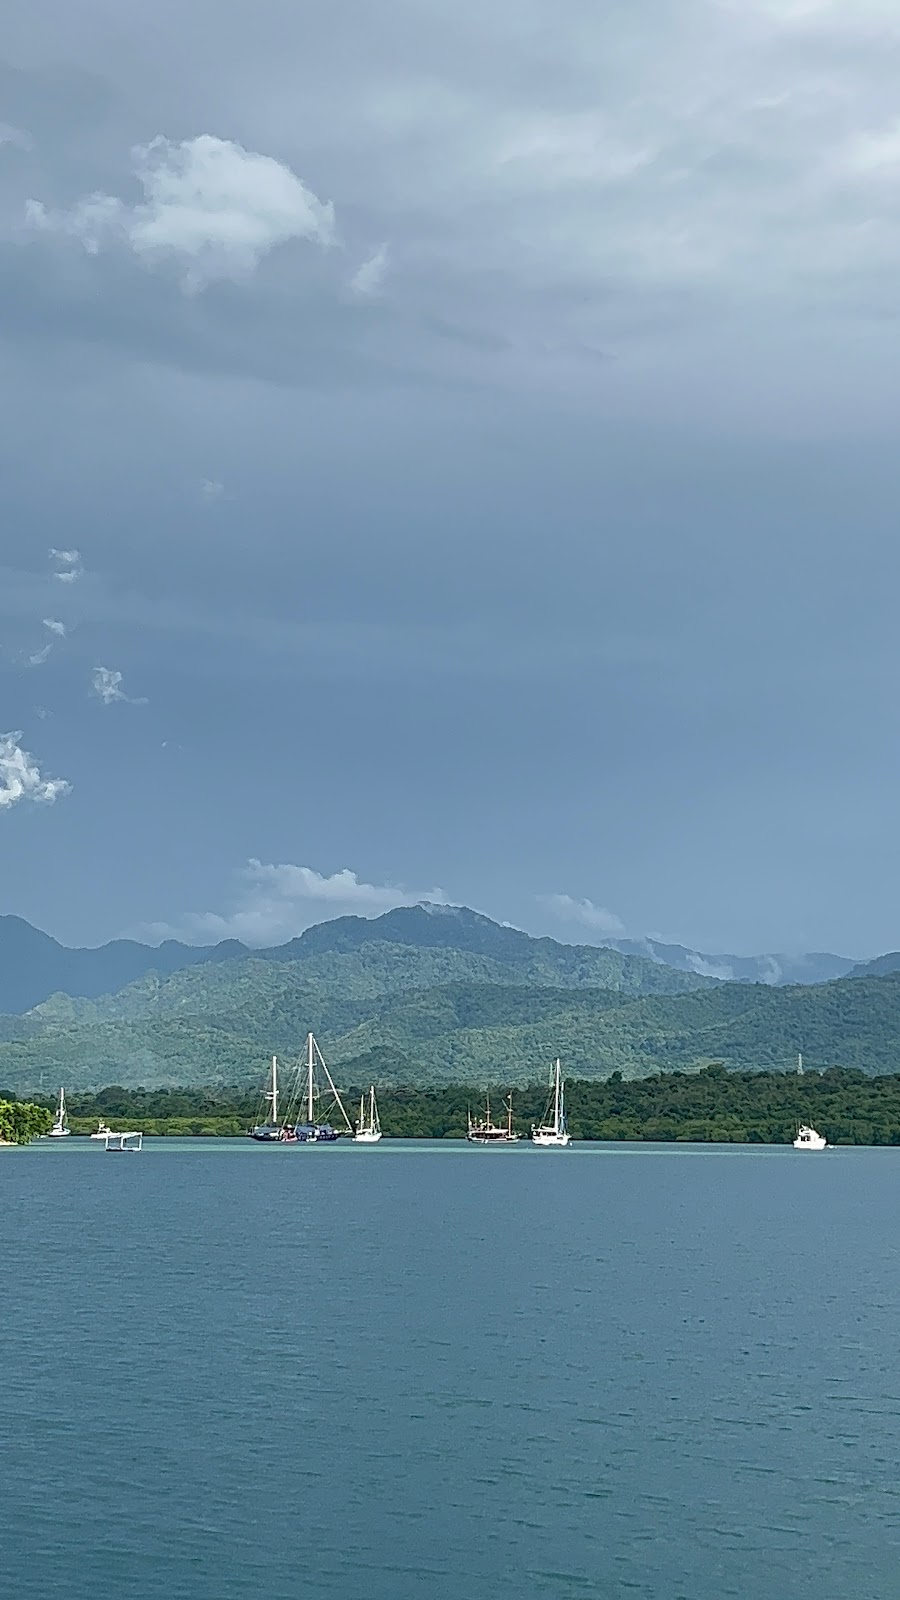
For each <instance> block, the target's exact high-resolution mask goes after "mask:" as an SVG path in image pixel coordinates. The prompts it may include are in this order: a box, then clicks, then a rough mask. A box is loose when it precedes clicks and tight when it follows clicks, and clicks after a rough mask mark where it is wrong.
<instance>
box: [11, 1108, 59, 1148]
mask: <svg viewBox="0 0 900 1600" xmlns="http://www.w3.org/2000/svg"><path fill="white" fill-rule="evenodd" d="M52 1125H53V1116H52V1114H51V1112H50V1110H49V1108H48V1107H47V1106H36V1105H31V1104H30V1103H29V1102H28V1101H27V1100H14V1099H13V1098H12V1097H10V1098H9V1099H0V1144H30V1143H31V1140H32V1139H37V1138H39V1137H40V1135H41V1134H42V1133H49V1131H50V1128H51V1127H52Z"/></svg>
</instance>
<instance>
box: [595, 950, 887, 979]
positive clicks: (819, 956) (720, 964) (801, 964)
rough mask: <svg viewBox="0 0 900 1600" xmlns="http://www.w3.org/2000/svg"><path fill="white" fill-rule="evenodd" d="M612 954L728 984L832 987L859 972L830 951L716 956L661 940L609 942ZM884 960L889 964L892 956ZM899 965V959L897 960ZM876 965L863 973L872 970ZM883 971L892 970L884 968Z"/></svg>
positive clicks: (871, 964)
mask: <svg viewBox="0 0 900 1600" xmlns="http://www.w3.org/2000/svg"><path fill="white" fill-rule="evenodd" d="M609 946H610V948H611V949H613V950H621V951H622V953H623V954H625V955H631V956H648V957H649V958H650V960H651V961H661V962H664V963H665V965H666V966H668V967H676V968H677V970H678V971H679V972H700V973H703V974H705V975H706V976H707V977H710V978H720V979H721V980H722V981H723V982H725V983H768V984H773V985H782V984H787V983H830V982H831V981H832V979H834V978H845V977H847V975H848V973H850V972H855V971H856V970H857V968H856V966H855V964H854V962H852V961H850V960H848V958H847V957H846V956H833V955H829V954H828V952H827V951H819V950H814V951H811V952H810V953H808V954H806V955H794V956H789V955H763V956H729V955H723V956H716V955H709V954H708V953H705V952H703V951H701V950H688V949H687V948H686V947H685V946H684V945H681V944H662V943H661V942H660V941H659V940H658V939H610V940H609ZM881 959H882V960H886V961H889V960H891V959H892V958H891V957H890V956H884V957H882V958H881ZM896 960H897V963H898V965H900V956H898V957H897V958H896ZM876 965H877V963H869V964H868V965H867V966H866V967H865V968H864V969H860V970H865V971H869V970H873V969H874V967H875V966H876ZM883 970H884V971H891V970H893V969H892V968H889V967H885V968H884V969H883Z"/></svg>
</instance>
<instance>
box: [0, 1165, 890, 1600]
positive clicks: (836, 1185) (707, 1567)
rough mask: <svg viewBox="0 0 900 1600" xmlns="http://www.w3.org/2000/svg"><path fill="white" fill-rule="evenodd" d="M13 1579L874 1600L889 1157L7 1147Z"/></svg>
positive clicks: (555, 1595)
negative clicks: (109, 1156) (110, 1157)
mask: <svg viewBox="0 0 900 1600" xmlns="http://www.w3.org/2000/svg"><path fill="white" fill-rule="evenodd" d="M0 1204H2V1216H3V1252H2V1263H3V1285H2V1297H3V1298H2V1314H0V1374H2V1396H3V1398H2V1405H0V1463H2V1465H0V1476H2V1483H3V1492H2V1500H0V1506H2V1524H0V1526H2V1531H0V1559H2V1567H3V1571H4V1574H5V1576H6V1578H7V1580H8V1579H9V1578H10V1576H12V1578H13V1579H14V1582H13V1585H12V1588H11V1589H10V1590H8V1592H9V1593H10V1594H12V1592H13V1590H14V1592H15V1596H16V1600H32V1597H34V1600H38V1597H40V1600H46V1597H47V1596H50V1595H53V1596H55V1597H62V1600H95V1597H97V1596H99V1595H104V1596H105V1595H126V1596H128V1600H157V1597H166V1600H179V1597H181V1596H190V1597H192V1600H239V1597H240V1600H245V1597H250V1596H254V1597H257V1596H258V1597H260V1600H287V1597H291V1596H295V1595H310V1596H316V1597H318V1596H323V1597H327V1596H339V1597H341V1600H414V1597H415V1600H423V1597H427V1600H504V1597H507V1596H508V1597H513V1596H515V1597H516V1600H530V1597H532V1596H534V1597H536V1600H537V1597H552V1600H568V1597H570V1596H571V1597H576V1596H579V1597H580V1596H616V1597H618V1596H622V1597H623V1600H624V1597H635V1596H637V1597H640V1596H652V1597H653V1600H679V1597H683V1600H722V1597H723V1596H728V1595H736V1596H740V1597H741V1600H773V1597H775V1600H793V1597H797V1600H800V1597H803V1600H806V1597H810V1600H812V1597H815V1600H837V1597H840V1600H857V1597H861V1596H865V1597H866V1600H881V1597H884V1600H888V1597H891V1600H896V1596H897V1594H898V1592H900V1576H898V1557H900V1498H898V1495H900V1490H898V1470H897V1457H898V1450H900V1438H898V1419H900V1355H898V1349H900V1338H898V1335H900V1270H898V1268H900V1261H898V1233H900V1151H890V1150H885V1151H874V1150H873V1151H862V1150H861V1151H834V1152H830V1153H828V1154H826V1155H824V1156H813V1155H803V1156H801V1155H795V1154H794V1152H793V1151H790V1150H753V1151H751V1150H742V1149H728V1150H724V1149H723V1150H717V1149H715V1148H706V1149H703V1150H695V1149H690V1148H687V1149H685V1148H681V1149H674V1150H673V1149H672V1148H671V1147H668V1148H665V1149H656V1148H653V1147H638V1148H622V1147H619V1148H618V1149H609V1148H606V1149H603V1148H598V1147H593V1148H591V1147H581V1148H576V1149H573V1150H571V1151H569V1152H556V1151H534V1150H531V1149H528V1148H522V1149H519V1150H515V1151H490V1150H477V1149H476V1150H473V1149H471V1148H469V1149H467V1148H462V1149H460V1148H458V1147H448V1146H446V1145H438V1146H433V1145H432V1146H425V1147H422V1146H419V1147H410V1146H398V1145H392V1144H388V1143H383V1144H382V1145H381V1146H379V1147H378V1148H376V1149H370V1150H361V1149H355V1150H354V1149H352V1148H340V1149H336V1150H328V1149H308V1150H303V1149H291V1148H286V1149H264V1148H259V1147H255V1146H252V1145H250V1144H249V1143H245V1144H242V1145H236V1144H231V1143H230V1142H229V1143H228V1144H226V1143H224V1142H218V1143H215V1144H210V1143H207V1144H203V1145H200V1144H199V1143H194V1142H191V1143H190V1144H188V1143H184V1142H178V1141H166V1142H159V1143H151V1144H150V1145H148V1146H146V1147H145V1149H144V1152H143V1153H142V1154H141V1155H140V1156H136V1157H128V1156H126V1157H123V1158H122V1159H120V1160H119V1161H107V1160H106V1159H105V1156H104V1153H103V1150H102V1148H100V1147H98V1146H93V1147H92V1146H89V1145H86V1144H85V1143H83V1142H82V1141H76V1140H74V1139H73V1140H71V1141H69V1143H68V1144H66V1145H65V1146H60V1147H57V1146H51V1145H48V1144H44V1145H42V1146H40V1147H33V1148H32V1149H30V1150H27V1151H21V1152H19V1151H2V1152H0Z"/></svg>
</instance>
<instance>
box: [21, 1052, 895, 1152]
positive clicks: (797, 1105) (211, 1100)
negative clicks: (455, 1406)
mask: <svg viewBox="0 0 900 1600" xmlns="http://www.w3.org/2000/svg"><path fill="white" fill-rule="evenodd" d="M359 1092H360V1091H359V1089H357V1090H355V1091H354V1090H352V1089H349V1090H348V1091H347V1093H346V1096H345V1100H346V1104H347V1107H348V1110H349V1111H350V1112H351V1115H352V1113H353V1109H354V1105H355V1104H358V1102H359ZM505 1092H506V1091H505V1087H504V1086H502V1085H498V1086H497V1087H496V1088H495V1089H493V1090H492V1091H491V1101H492V1106H493V1108H494V1111H495V1114H497V1115H500V1114H501V1112H502V1105H501V1102H502V1098H503V1096H504V1094H505ZM545 1095H546V1091H545V1089H544V1088H543V1087H539V1086H536V1085H535V1086H532V1087H530V1088H526V1089H517V1090H516V1091H515V1095H514V1108H515V1126H516V1127H517V1128H518V1129H519V1131H520V1132H521V1133H523V1134H525V1133H527V1132H528V1129H529V1127H530V1125H531V1123H532V1122H533V1121H536V1120H538V1119H539V1118H540V1116H541V1114H542V1112H543V1109H544V1103H545ZM12 1098H13V1097H12V1096H11V1095H10V1096H9V1099H10V1100H12ZM13 1103H14V1104H15V1102H13ZM68 1103H69V1122H70V1126H71V1128H72V1131H73V1132H76V1133H89V1132H90V1131H91V1130H92V1129H93V1128H94V1127H96V1124H97V1122H98V1120H99V1119H100V1118H103V1119H104V1120H105V1121H107V1122H110V1123H112V1125H113V1126H114V1127H115V1126H119V1127H125V1126H127V1127H135V1128H141V1129H143V1131H144V1133H146V1134H175V1135H178V1134H181V1135H194V1136H196V1135H201V1136H203V1135H235V1134H241V1133H244V1132H245V1131H246V1129H247V1128H248V1127H249V1126H250V1125H251V1124H252V1123H253V1122H255V1121H257V1120H259V1119H260V1117H261V1116H262V1107H261V1104H260V1100H259V1095H258V1092H257V1091H256V1090H255V1089H254V1090H247V1089H243V1088H235V1089H230V1090H229V1089H126V1088H122V1087H120V1086H112V1087H110V1088H107V1089H101V1090H99V1091H97V1092H96V1093H93V1094H74V1093H73V1094H72V1095H71V1096H70V1097H68ZM483 1103H484V1089H483V1088H479V1087H466V1086H460V1085H450V1086H447V1087H439V1088H427V1089H403V1088H390V1089H388V1088H385V1089H381V1090H379V1091H378V1104H379V1109H380V1112H381V1122H382V1127H383V1129H384V1133H385V1135H386V1137H388V1138H400V1139H422V1138H431V1139H442V1138H444V1139H446V1138H450V1139H452V1138H462V1137H463V1135H464V1134H465V1130H466V1114H467V1110H468V1108H469V1107H470V1106H471V1107H472V1108H473V1109H477V1108H479V1107H481V1106H482V1105H483ZM566 1103H567V1108H568V1113H569V1127H570V1129H571V1131H572V1134H573V1135H574V1137H575V1138H577V1139H609V1140H630V1139H647V1140H663V1141H666V1140H681V1141H703V1142H715V1143H720V1142H723V1143H761V1144H785V1143H789V1142H790V1141H791V1140H792V1139H793V1138H794V1135H795V1133H796V1131H797V1124H798V1122H809V1123H812V1124H813V1125H814V1126H815V1127H816V1128H818V1130H819V1132H820V1133H823V1134H825V1135H826V1137H827V1138H828V1140H829V1143H832V1144H863V1145H868V1144H882V1145H900V1075H896V1074H890V1075H884V1076H880V1077H870V1076H868V1075H867V1074H865V1073H862V1072H859V1071H856V1070H852V1069H845V1068H838V1067H834V1068H830V1069H829V1070H828V1071H825V1072H821V1073H817V1072H807V1073H805V1074H803V1075H802V1076H800V1075H798V1074H796V1073H785V1072H728V1071H726V1070H725V1068H724V1067H723V1066H721V1065H713V1066H709V1067H706V1068H705V1069H704V1070H703V1071H702V1072H695V1073H679V1072H670V1073H661V1074H658V1075H656V1076H654V1077H649V1078H639V1079H633V1080H623V1079H622V1078H621V1077H620V1075H619V1074H618V1073H613V1075H612V1077H610V1078H607V1079H605V1080H604V1081H602V1082H596V1081H580V1082H579V1081H572V1082H570V1083H569V1085H568V1086H567V1090H566ZM52 1104H53V1102H51V1101H49V1100H48V1101H47V1102H46V1107H45V1108H43V1109H42V1114H44V1115H47V1116H48V1117H49V1112H50V1110H51V1107H52ZM48 1125H49V1122H48ZM41 1131H43V1130H41ZM0 1135H2V1122H0Z"/></svg>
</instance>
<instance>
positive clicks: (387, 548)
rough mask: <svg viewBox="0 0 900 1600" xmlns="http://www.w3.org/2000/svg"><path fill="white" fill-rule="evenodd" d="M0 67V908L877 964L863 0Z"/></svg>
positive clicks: (168, 10)
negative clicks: (446, 913) (501, 931)
mask: <svg viewBox="0 0 900 1600" xmlns="http://www.w3.org/2000/svg"><path fill="white" fill-rule="evenodd" d="M0 52H2V59H0V291H2V302H0V303H2V308H3V312H2V319H0V370H2V383H0V519H2V520H0V528H2V541H0V707H2V709H0V736H2V737H0V874H2V876H0V882H2V892H0V909H2V910H4V911H7V912H14V913H16V914H18V915H21V916H24V917H27V918H28V919H29V920H31V921H33V922H34V923H36V924H37V925H39V926H41V927H44V928H46V929H47V930H48V931H49V932H51V933H53V934H55V935H56V936H57V937H58V938H60V939H62V940H63V941H64V942H66V943H96V942H100V941H101V940H104V939H106V938H110V937H113V936H117V935H120V934H123V933H130V934H135V933H137V934H138V935H142V936H146V937H153V938H160V937H163V936H165V935H167V934H175V935H178V936H181V937H186V938H189V939H194V940H202V941H203V942H206V941H207V940H208V939H210V938H216V937H225V936H228V935H231V934H234V935H236V936H238V937H243V938H247V939H248V940H251V941H253V942H256V943H260V944H265V943H274V942H278V941H280V940H281V939H283V938H287V937H290V936H291V935H292V934H294V933H296V932H298V931H300V930H301V929H302V928H303V927H305V926H307V925H309V924H310V923H314V922H318V921H321V920H323V918H325V917H327V916H334V915H340V914H343V913H346V912H360V913H362V914H364V915H373V914H377V913H378V912H379V911H382V910H384V909H386V908H387V907H388V906H390V905H395V904H398V903H405V902H410V901H415V900H417V899H421V898H423V897H430V898H435V899H439V900H440V899H444V900H447V901H451V902H454V903H464V904H467V905H471V906H474V907H475V908H476V909H478V910H481V911H484V912H486V913H487V914H489V915H491V916H495V917H497V918H498V919H499V920H508V921H510V922H513V923H515V924H516V925H518V926H521V927H525V928H527V929H528V930H529V931H531V932H535V933H551V934H553V935H554V936H556V937H558V938H562V939H571V940H598V941H599V940H602V939H603V937H605V936H608V935H612V934H626V935H628V936H632V937H639V936H641V935H643V934H654V935H656V936H659V937H662V938H665V939H670V940H677V941H679V942H683V943H686V944H689V945H691V946H693V947H695V948H698V949H701V950H705V951H713V952H716V951H727V952H735V953H739V954H741V953H751V952H756V951H762V950H784V951H799V950H810V949H831V950H834V951H837V952H838V953H840V954H844V955H850V956H855V957H857V958H863V957H866V956H869V955H872V954H875V953H876V952H878V951H881V950H884V949H889V948H895V947H896V946H897V945H898V944H900V922H898V913H897V909H896V908H897V906H898V904H900V859H898V853H897V849H896V837H897V825H896V818H897V813H898V803H900V739H898V734H900V727H898V724H900V696H898V692H897V684H898V669H900V629H898V626H897V614H898V588H900V583H898V580H900V539H898V504H900V498H898V489H900V450H898V447H897V435H898V431H900V422H898V418H900V359H898V358H900V323H898V318H900V271H898V268H900V70H898V69H900V13H898V10H897V7H896V4H895V0H891V3H890V4H889V3H888V0H494V3H493V4H492V5H491V6H484V5H483V4H475V3H474V0H452V4H451V3H450V0H415V3H414V4H413V3H410V0H381V3H380V4H379V5H378V6H372V5H364V4H360V3H358V0H306V3H305V4H303V5H302V6H298V5H296V4H294V3H292V0H254V3H253V4H252V5H251V4H250V3H249V0H215V3H213V0H194V3H193V4H191V5H190V6H188V7H184V6H183V5H175V4H174V3H173V0H157V4H156V5H154V6H153V7H152V8H151V7H147V6H144V5H138V4H136V3H135V0H115V3H113V0H81V3H80V4H79V5H78V6H77V7H72V6H71V5H68V4H63V3H62V0H37V3H35V0H28V3H25V0H7V6H6V7H5V10H4V29H3V39H2V45H0Z"/></svg>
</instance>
